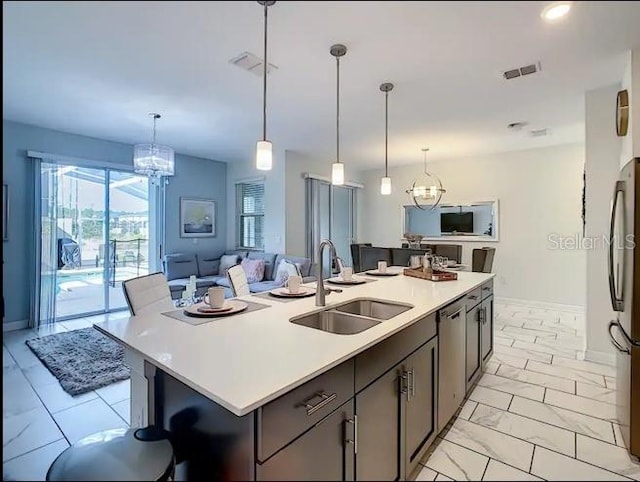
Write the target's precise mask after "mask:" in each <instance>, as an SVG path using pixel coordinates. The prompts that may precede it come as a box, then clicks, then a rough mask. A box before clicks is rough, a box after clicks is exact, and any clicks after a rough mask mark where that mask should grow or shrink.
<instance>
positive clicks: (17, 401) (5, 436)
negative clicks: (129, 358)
mask: <svg viewBox="0 0 640 482" xmlns="http://www.w3.org/2000/svg"><path fill="white" fill-rule="evenodd" d="M125 316H129V315H128V311H122V312H117V313H112V314H108V315H99V316H93V317H88V318H79V319H75V320H72V321H66V322H59V323H56V324H55V325H53V326H51V327H47V328H44V329H42V330H40V332H39V333H36V332H34V331H32V330H19V331H14V332H8V333H3V343H2V371H3V378H2V415H3V424H2V475H3V477H2V478H3V480H45V476H46V473H47V470H48V469H49V465H50V464H51V462H53V461H54V460H55V458H56V457H57V456H58V454H60V452H62V451H63V450H64V449H65V448H66V447H68V446H69V444H70V443H74V442H76V441H78V440H79V439H81V438H83V437H85V436H86V435H89V434H91V433H95V432H98V431H101V430H106V429H109V428H120V427H127V426H128V423H129V397H130V384H129V380H125V381H122V382H118V383H115V384H113V385H110V386H108V387H104V388H100V389H98V390H95V391H92V392H89V393H86V394H84V395H80V396H76V397H72V396H70V395H69V394H67V393H66V392H65V391H64V390H63V389H62V388H61V387H60V384H59V383H58V381H57V379H56V378H55V377H54V376H53V375H52V374H51V373H50V372H49V370H48V369H47V368H46V367H45V366H44V365H43V364H42V363H41V362H40V360H38V358H37V357H36V356H35V355H34V354H33V353H32V352H31V350H30V349H29V347H27V345H26V344H25V341H26V340H27V339H29V338H35V337H37V336H39V335H40V336H44V335H48V334H52V333H58V332H62V331H69V330H74V329H80V328H86V327H90V326H91V325H92V324H93V323H97V322H99V321H103V320H104V319H105V318H106V317H110V318H118V317H125Z"/></svg>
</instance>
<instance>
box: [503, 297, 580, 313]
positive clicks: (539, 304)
mask: <svg viewBox="0 0 640 482" xmlns="http://www.w3.org/2000/svg"><path fill="white" fill-rule="evenodd" d="M495 300H496V301H497V302H500V303H507V304H510V305H524V306H533V307H536V308H546V309H549V310H560V311H571V312H574V313H579V314H582V315H584V314H585V313H586V312H587V309H586V308H585V307H584V306H579V305H564V304H562V303H550V302H548V301H534V300H522V299H519V298H506V297H503V296H496V298H495Z"/></svg>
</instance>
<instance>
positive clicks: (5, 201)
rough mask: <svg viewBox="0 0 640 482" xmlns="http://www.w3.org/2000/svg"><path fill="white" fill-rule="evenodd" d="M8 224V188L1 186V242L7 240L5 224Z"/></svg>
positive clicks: (4, 185)
mask: <svg viewBox="0 0 640 482" xmlns="http://www.w3.org/2000/svg"><path fill="white" fill-rule="evenodd" d="M8 223H9V186H7V185H6V184H3V185H2V240H3V241H7V240H8V239H9V236H8V233H7V224H8Z"/></svg>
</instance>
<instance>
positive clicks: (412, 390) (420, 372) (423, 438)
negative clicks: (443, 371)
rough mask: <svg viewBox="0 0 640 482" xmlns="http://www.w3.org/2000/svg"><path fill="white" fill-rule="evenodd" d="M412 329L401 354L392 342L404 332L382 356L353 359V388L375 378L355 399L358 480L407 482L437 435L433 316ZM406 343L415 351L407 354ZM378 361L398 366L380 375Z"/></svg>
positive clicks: (365, 355)
mask: <svg viewBox="0 0 640 482" xmlns="http://www.w3.org/2000/svg"><path fill="white" fill-rule="evenodd" d="M410 328H411V329H413V331H414V334H415V335H417V334H418V333H420V334H421V335H418V336H417V337H416V336H414V337H413V338H412V340H411V343H405V344H404V352H403V353H402V352H401V351H400V349H399V347H400V346H401V345H399V344H398V343H397V342H398V341H399V340H400V339H401V338H397V339H395V340H394V338H395V337H405V336H406V331H407V330H405V332H404V333H403V332H401V333H399V334H397V335H394V336H393V337H391V338H390V339H389V340H388V342H387V344H386V347H387V350H385V353H384V355H383V354H382V352H381V353H378V356H376V357H372V356H371V355H372V353H367V352H365V353H364V354H362V356H359V357H357V358H356V376H355V378H356V386H358V380H364V379H366V380H369V379H373V380H374V381H373V382H372V383H370V384H369V385H368V386H366V387H365V388H364V389H363V390H361V391H360V392H358V393H356V396H355V400H356V418H357V426H358V437H357V440H358V450H357V453H356V474H355V476H356V480H405V479H407V478H409V477H410V475H411V474H412V472H413V471H414V469H416V470H417V466H418V462H419V461H420V459H421V457H422V456H423V455H424V453H425V452H426V450H427V448H428V447H429V445H430V444H431V442H432V441H433V439H434V438H435V436H436V430H435V429H436V420H437V413H436V396H437V381H438V378H437V366H438V363H437V360H438V352H437V350H438V338H437V336H435V331H436V321H435V316H434V315H430V316H428V317H426V318H425V319H423V320H421V321H418V322H417V323H416V324H414V325H412V326H411V327H410ZM406 341H408V340H406ZM416 342H418V343H416ZM407 345H409V346H412V348H413V347H415V348H413V350H407ZM399 354H401V356H398V355H399ZM381 359H387V360H396V361H397V362H396V364H395V365H393V366H392V367H391V368H390V369H389V365H386V366H385V368H386V369H387V371H386V372H384V373H383V374H382V375H381V373H380V372H381V368H382V367H381V365H380V360H381ZM376 370H377V372H376ZM365 374H366V376H365Z"/></svg>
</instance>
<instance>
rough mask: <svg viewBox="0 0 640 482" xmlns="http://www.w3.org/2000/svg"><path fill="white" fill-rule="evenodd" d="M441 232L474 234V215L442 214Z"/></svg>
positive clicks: (470, 213) (469, 213) (468, 213)
mask: <svg viewBox="0 0 640 482" xmlns="http://www.w3.org/2000/svg"><path fill="white" fill-rule="evenodd" d="M440 231H441V232H443V233H453V232H456V233H473V213H472V212H467V213H441V214H440Z"/></svg>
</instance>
